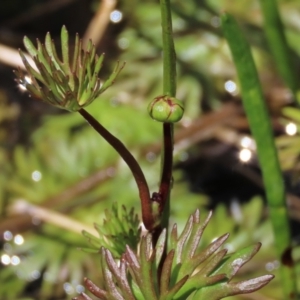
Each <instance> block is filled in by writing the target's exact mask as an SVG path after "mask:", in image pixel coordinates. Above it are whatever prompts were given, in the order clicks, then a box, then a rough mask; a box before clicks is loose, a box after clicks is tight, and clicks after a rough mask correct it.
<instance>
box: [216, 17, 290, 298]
mask: <svg viewBox="0 0 300 300" xmlns="http://www.w3.org/2000/svg"><path fill="white" fill-rule="evenodd" d="M222 26H223V29H224V35H225V37H226V39H227V41H228V44H229V47H230V50H231V53H232V56H233V60H234V62H235V66H236V69H237V73H238V77H239V80H240V85H241V92H242V99H243V106H244V108H245V112H246V115H247V118H248V120H249V125H250V129H251V132H252V134H253V137H254V139H255V141H256V145H257V156H258V159H259V162H260V167H261V171H262V176H263V181H264V184H265V190H266V196H267V201H268V205H269V210H270V218H271V222H272V226H273V230H274V232H276V235H275V245H276V251H277V256H278V257H279V258H281V257H283V255H284V253H285V252H286V251H289V250H288V249H290V247H291V232H290V225H289V220H288V213H287V205H286V194H285V187H284V182H283V176H282V173H281V170H280V166H279V159H278V155H277V151H276V147H275V139H274V136H273V133H272V127H271V122H270V117H269V114H268V111H267V106H266V102H265V100H264V96H263V92H262V88H261V85H260V82H259V79H258V74H257V70H256V67H255V64H254V60H253V58H252V55H251V50H250V47H249V44H248V43H247V41H246V39H245V37H244V36H243V33H242V32H241V30H240V29H239V27H238V25H237V23H236V21H235V20H234V18H233V17H232V16H231V15H228V14H224V15H223V16H222ZM281 278H282V281H283V283H282V285H283V289H284V294H285V297H287V298H288V297H291V296H290V295H293V294H295V291H296V280H295V279H294V278H295V273H294V269H293V268H291V267H290V266H289V265H285V264H283V265H282V267H281ZM291 278H293V279H294V280H291Z"/></svg>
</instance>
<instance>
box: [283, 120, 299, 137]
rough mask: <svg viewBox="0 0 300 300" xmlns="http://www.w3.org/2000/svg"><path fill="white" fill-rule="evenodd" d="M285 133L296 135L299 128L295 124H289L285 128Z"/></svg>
mask: <svg viewBox="0 0 300 300" xmlns="http://www.w3.org/2000/svg"><path fill="white" fill-rule="evenodd" d="M285 132H286V134H288V135H295V134H296V133H297V126H296V124H294V123H288V124H287V125H286V126H285Z"/></svg>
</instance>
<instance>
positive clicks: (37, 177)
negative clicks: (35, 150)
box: [31, 170, 42, 182]
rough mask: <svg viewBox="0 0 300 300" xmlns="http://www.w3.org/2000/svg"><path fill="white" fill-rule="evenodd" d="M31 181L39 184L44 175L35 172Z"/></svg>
mask: <svg viewBox="0 0 300 300" xmlns="http://www.w3.org/2000/svg"><path fill="white" fill-rule="evenodd" d="M31 179H32V180H33V181H35V182H38V181H40V180H41V179H42V173H41V172H40V171H38V170H35V171H33V172H32V173H31Z"/></svg>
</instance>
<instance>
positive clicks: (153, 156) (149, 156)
mask: <svg viewBox="0 0 300 300" xmlns="http://www.w3.org/2000/svg"><path fill="white" fill-rule="evenodd" d="M146 159H147V160H148V161H149V162H151V163H152V162H154V161H155V160H156V154H155V153H154V152H148V153H147V154H146Z"/></svg>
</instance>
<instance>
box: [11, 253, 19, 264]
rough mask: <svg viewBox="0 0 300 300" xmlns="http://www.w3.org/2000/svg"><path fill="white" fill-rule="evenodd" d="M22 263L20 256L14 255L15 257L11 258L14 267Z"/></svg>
mask: <svg viewBox="0 0 300 300" xmlns="http://www.w3.org/2000/svg"><path fill="white" fill-rule="evenodd" d="M20 262H21V259H20V257H19V256H17V255H13V256H12V257H11V264H12V265H13V266H17V265H18V264H20Z"/></svg>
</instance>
